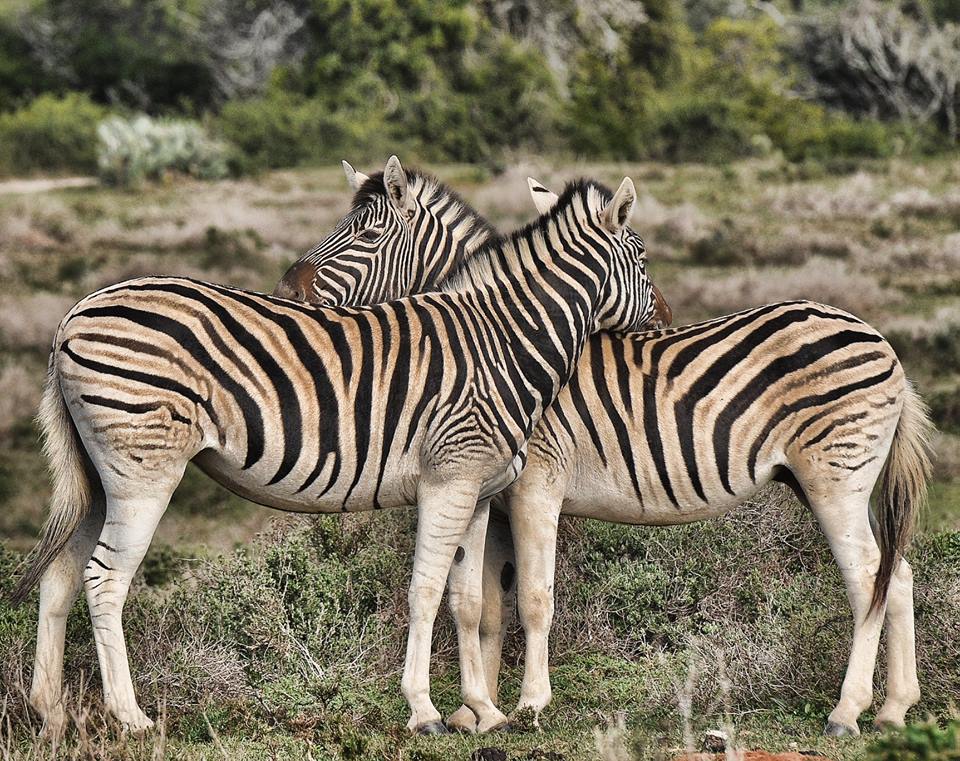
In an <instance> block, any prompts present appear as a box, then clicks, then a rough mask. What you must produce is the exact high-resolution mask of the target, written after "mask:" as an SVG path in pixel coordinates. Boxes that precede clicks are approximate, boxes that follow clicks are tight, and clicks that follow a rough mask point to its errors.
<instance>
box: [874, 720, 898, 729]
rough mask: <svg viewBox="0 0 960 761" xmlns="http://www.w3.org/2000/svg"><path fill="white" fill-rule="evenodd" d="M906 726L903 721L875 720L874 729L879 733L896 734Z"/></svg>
mask: <svg viewBox="0 0 960 761" xmlns="http://www.w3.org/2000/svg"><path fill="white" fill-rule="evenodd" d="M904 726H906V725H905V724H904V723H903V722H902V721H893V720H892V719H875V720H874V722H873V728H874V730H875V731H877V732H896V731H897V730H898V729H903V728H904Z"/></svg>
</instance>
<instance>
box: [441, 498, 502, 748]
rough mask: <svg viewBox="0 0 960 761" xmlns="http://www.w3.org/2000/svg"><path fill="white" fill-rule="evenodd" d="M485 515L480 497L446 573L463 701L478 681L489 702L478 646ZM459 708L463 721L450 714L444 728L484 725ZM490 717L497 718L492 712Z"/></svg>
mask: <svg viewBox="0 0 960 761" xmlns="http://www.w3.org/2000/svg"><path fill="white" fill-rule="evenodd" d="M489 516H490V501H489V500H482V501H481V502H480V504H479V505H477V509H476V512H474V514H473V518H472V519H471V520H470V525H469V526H468V527H467V530H466V532H465V533H464V535H463V539H462V540H461V542H460V545H459V546H458V547H457V550H456V552H455V553H454V556H453V565H452V566H451V567H450V576H449V577H448V579H447V596H448V600H449V603H450V612H451V614H452V615H453V621H454V624H455V626H456V629H457V643H458V649H459V651H460V680H461V686H462V689H463V696H464V700H466V698H467V695H468V694H469V693H474V694H476V693H479V692H481V691H480V690H477V688H476V686H477V684H478V683H482V684H483V685H484V689H483V690H482V692H484V693H487V696H486V700H484V701H483V702H484V704H486V702H487V700H489V701H490V704H491V705H492V699H491V698H490V696H489V692H488V690H487V689H486V684H487V681H486V675H485V672H484V668H483V657H482V654H481V649H480V617H481V613H482V610H483V600H482V594H483V590H482V586H483V557H484V551H485V547H484V544H485V541H484V540H485V539H486V533H487V524H488V520H489ZM468 685H469V686H468ZM484 707H485V708H486V705H485V706H484ZM464 709H465V710H464ZM461 710H462V711H463V712H464V713H466V714H469V718H466V717H465V718H466V720H465V721H463V722H462V723H458V720H457V719H456V718H454V717H451V718H452V719H453V721H452V722H451V721H448V722H447V727H448V728H450V729H459V730H464V731H475V730H477V729H479V728H480V727H481V726H482V725H483V724H484V722H483V721H482V720H480V721H478V718H477V717H478V715H476V714H474V712H473V710H472V709H471V708H470V707H469V706H468V705H466V704H464V706H463V709H461ZM497 713H499V712H497ZM501 715H502V714H501ZM455 716H456V715H455ZM486 718H487V722H486V723H489V720H490V717H486ZM494 718H498V717H496V715H494ZM471 719H472V721H471ZM481 731H482V730H481Z"/></svg>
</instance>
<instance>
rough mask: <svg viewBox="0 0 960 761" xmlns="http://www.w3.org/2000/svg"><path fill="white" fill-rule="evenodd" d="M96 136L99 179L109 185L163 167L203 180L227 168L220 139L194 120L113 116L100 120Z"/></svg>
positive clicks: (152, 174) (152, 175)
mask: <svg viewBox="0 0 960 761" xmlns="http://www.w3.org/2000/svg"><path fill="white" fill-rule="evenodd" d="M97 137H98V138H99V144H98V148H97V168H98V171H99V174H100V179H101V180H103V181H104V182H105V183H108V184H111V185H137V184H138V183H140V182H142V181H143V180H145V179H151V180H156V179H160V178H161V177H163V176H164V175H165V174H167V173H169V172H179V173H181V174H187V175H190V176H192V177H197V178H199V179H204V180H213V179H220V178H222V177H226V175H227V173H228V170H227V147H226V145H224V144H223V143H220V142H218V141H216V140H211V139H210V138H209V137H208V136H207V134H206V132H205V131H204V129H203V127H201V126H200V125H199V124H197V123H196V122H189V121H180V120H154V119H151V118H150V117H149V116H145V115H142V114H141V115H139V116H135V117H133V118H132V119H123V118H121V117H119V116H114V117H111V118H110V119H107V120H106V121H104V122H103V123H101V124H100V126H99V127H98V128H97Z"/></svg>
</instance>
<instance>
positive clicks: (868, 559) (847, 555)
mask: <svg viewBox="0 0 960 761" xmlns="http://www.w3.org/2000/svg"><path fill="white" fill-rule="evenodd" d="M869 493H870V492H869V490H868V489H865V490H858V491H852V492H851V493H848V494H846V495H843V496H833V495H831V496H829V497H826V496H823V495H814V494H811V493H810V491H809V490H808V491H807V496H808V498H809V501H810V506H811V509H812V510H813V512H814V515H816V517H817V520H818V521H819V523H820V526H821V528H822V529H823V532H824V534H825V535H826V538H827V542H828V543H829V544H830V549H831V550H832V552H833V556H834V559H835V560H836V562H837V565H838V566H839V567H840V573H841V575H842V576H843V580H844V583H845V585H846V589H847V599H848V600H849V602H850V608H851V610H852V611H853V644H852V646H851V648H850V658H849V660H848V662H847V672H846V676H845V677H844V680H843V686H842V687H841V690H840V700H839V702H838V703H837V705H836V707H835V708H834V709H833V711H832V712H831V713H830V716H829V717H828V719H827V724H826V728H825V730H824V731H825V732H826V734H828V735H834V736H843V735H859V734H860V728H859V726H858V724H857V719H858V718H859V716H860V714H861V713H862V712H863V711H865V710H866V709H867V708H869V707H870V704H871V703H872V702H873V672H874V668H875V666H876V661H877V649H878V646H879V644H880V630H881V627H882V625H883V613H884V612H883V610H872V611H871V609H870V605H871V600H872V599H873V588H874V583H875V577H876V573H877V569H878V568H879V566H880V548H879V546H878V545H877V541H876V539H875V538H874V535H873V531H872V529H871V527H870V517H869V505H868V499H869Z"/></svg>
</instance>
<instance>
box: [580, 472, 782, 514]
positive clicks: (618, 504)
mask: <svg viewBox="0 0 960 761" xmlns="http://www.w3.org/2000/svg"><path fill="white" fill-rule="evenodd" d="M773 472H774V465H773V464H768V463H764V466H763V467H761V468H760V469H759V470H758V474H757V481H756V483H752V482H748V483H746V484H739V485H738V487H739V488H736V489H735V490H734V492H735V493H734V494H730V493H728V492H727V491H725V490H723V489H721V488H719V487H708V488H707V489H706V491H705V496H706V500H702V499H700V498H699V497H697V496H694V495H688V496H683V495H682V496H679V497H678V498H677V503H678V504H674V503H673V501H671V500H670V499H669V498H668V497H667V495H666V493H665V492H664V491H663V489H662V488H660V487H659V484H657V485H656V486H655V485H654V484H653V483H652V481H651V480H650V479H649V478H646V479H644V480H643V481H641V488H640V491H639V493H638V492H637V491H636V490H635V489H634V486H633V482H632V479H631V477H630V474H629V473H628V472H627V469H626V468H625V467H623V468H616V467H607V468H603V469H600V470H597V471H593V472H592V473H589V472H584V471H581V472H580V473H579V474H578V475H577V476H576V477H575V478H573V479H571V480H570V483H569V485H568V487H567V490H566V493H565V496H564V501H563V507H562V510H561V512H562V514H563V515H572V516H577V517H580V518H595V519H598V520H603V521H609V522H611V523H624V524H630V525H636V526H673V525H679V524H682V523H693V522H695V521H701V520H706V519H707V518H716V517H718V516H721V515H723V514H725V513H727V512H729V511H730V510H732V509H734V508H735V507H737V506H738V505H740V504H742V503H743V502H744V501H745V500H747V499H749V498H750V497H752V496H753V495H754V494H755V493H756V492H757V491H759V489H760V488H762V487H763V486H764V485H766V484H767V483H768V482H769V481H770V480H771V479H772V477H773ZM684 491H686V490H684Z"/></svg>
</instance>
